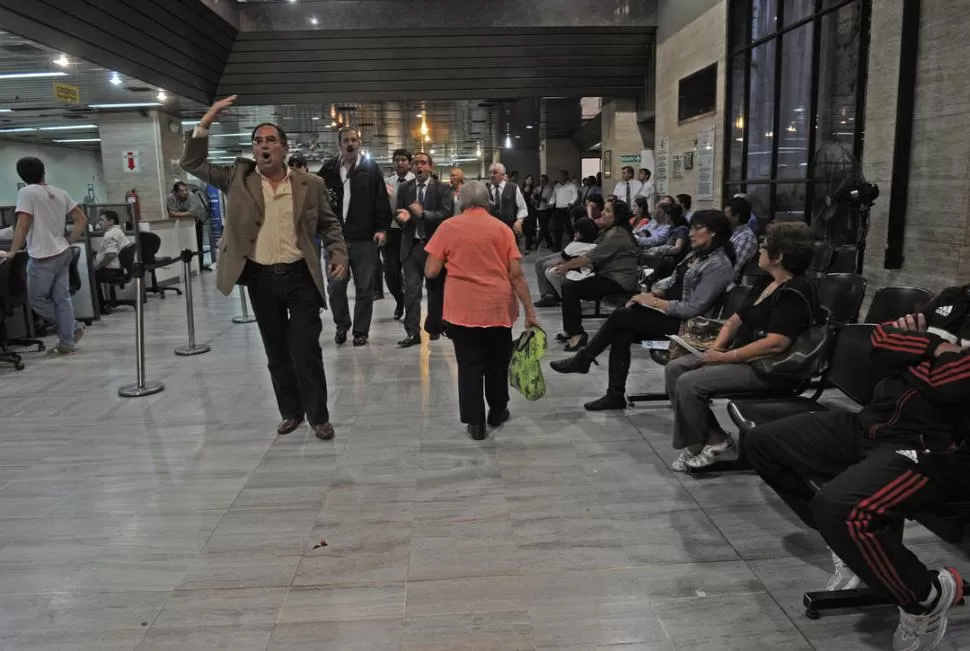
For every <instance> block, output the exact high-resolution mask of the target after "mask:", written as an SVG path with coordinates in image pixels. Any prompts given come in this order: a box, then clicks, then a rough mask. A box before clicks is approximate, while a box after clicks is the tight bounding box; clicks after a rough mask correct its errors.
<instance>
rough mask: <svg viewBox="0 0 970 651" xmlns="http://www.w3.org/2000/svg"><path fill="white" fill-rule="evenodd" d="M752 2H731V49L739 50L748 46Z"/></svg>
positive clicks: (736, 0)
mask: <svg viewBox="0 0 970 651" xmlns="http://www.w3.org/2000/svg"><path fill="white" fill-rule="evenodd" d="M750 4H751V0H732V2H731V17H730V20H731V23H730V26H731V47H732V49H737V48H739V47H744V46H745V45H747V44H748V42H749V41H748V23H749V22H750V18H749V15H750V10H749V8H748V7H749V5H750Z"/></svg>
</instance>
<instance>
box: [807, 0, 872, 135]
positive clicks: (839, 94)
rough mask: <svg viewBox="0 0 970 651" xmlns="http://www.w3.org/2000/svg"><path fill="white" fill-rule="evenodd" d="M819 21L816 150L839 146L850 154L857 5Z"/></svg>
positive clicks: (859, 21)
mask: <svg viewBox="0 0 970 651" xmlns="http://www.w3.org/2000/svg"><path fill="white" fill-rule="evenodd" d="M821 20H822V39H821V43H820V50H819V93H818V115H817V117H816V124H817V126H818V136H817V143H818V144H817V149H818V148H821V147H823V146H825V145H826V144H829V143H838V144H841V145H843V146H845V147H846V148H848V150H849V151H852V147H853V144H854V139H855V122H856V119H858V118H859V117H860V116H856V114H855V111H856V95H857V93H858V88H856V86H857V83H858V77H859V38H860V30H861V29H862V17H861V14H860V11H859V3H858V2H856V3H853V4H851V5H847V6H845V7H843V8H842V9H839V10H838V11H834V12H832V13H830V14H828V15H826V16H824V17H823V18H822V19H821ZM873 99H875V100H876V101H885V100H886V98H873Z"/></svg>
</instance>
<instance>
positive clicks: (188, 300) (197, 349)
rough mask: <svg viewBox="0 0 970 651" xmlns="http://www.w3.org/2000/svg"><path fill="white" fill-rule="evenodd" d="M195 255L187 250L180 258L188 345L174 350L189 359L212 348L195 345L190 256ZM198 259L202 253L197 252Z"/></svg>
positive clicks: (183, 251)
mask: <svg viewBox="0 0 970 651" xmlns="http://www.w3.org/2000/svg"><path fill="white" fill-rule="evenodd" d="M194 255H195V253H193V252H192V251H190V250H188V249H183V250H182V254H181V256H180V257H181V258H182V273H183V276H184V277H185V320H186V322H187V323H188V326H189V345H188V346H181V347H180V348H176V349H175V354H176V355H181V356H182V357H189V356H191V355H201V354H202V353H207V352H209V351H210V350H212V347H211V346H209V345H208V344H196V343H195V313H194V311H193V306H192V267H191V263H192V256H194ZM199 259H200V260H201V259H202V253H201V252H199Z"/></svg>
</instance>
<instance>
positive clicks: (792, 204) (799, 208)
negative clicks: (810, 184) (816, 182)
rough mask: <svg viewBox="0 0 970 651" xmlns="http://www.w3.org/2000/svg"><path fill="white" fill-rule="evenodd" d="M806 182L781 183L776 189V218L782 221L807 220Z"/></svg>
mask: <svg viewBox="0 0 970 651" xmlns="http://www.w3.org/2000/svg"><path fill="white" fill-rule="evenodd" d="M807 192H808V190H807V188H806V186H805V184H804V183H779V184H778V185H777V186H776V189H775V215H774V217H775V219H778V220H782V221H805V196H806V194H807Z"/></svg>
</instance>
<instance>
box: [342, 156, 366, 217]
mask: <svg viewBox="0 0 970 651" xmlns="http://www.w3.org/2000/svg"><path fill="white" fill-rule="evenodd" d="M360 159H361V154H360V153H359V152H358V153H357V160H356V161H354V164H353V166H354V167H357V166H358V165H360ZM350 167H351V166H350V165H347V163H345V162H344V159H343V156H341V157H340V182H341V183H343V184H344V201H343V212H342V213H341V215H343V218H344V219H347V214H348V213H349V212H350V179H349V178H348V177H347V175H348V174H349V173H350Z"/></svg>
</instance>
